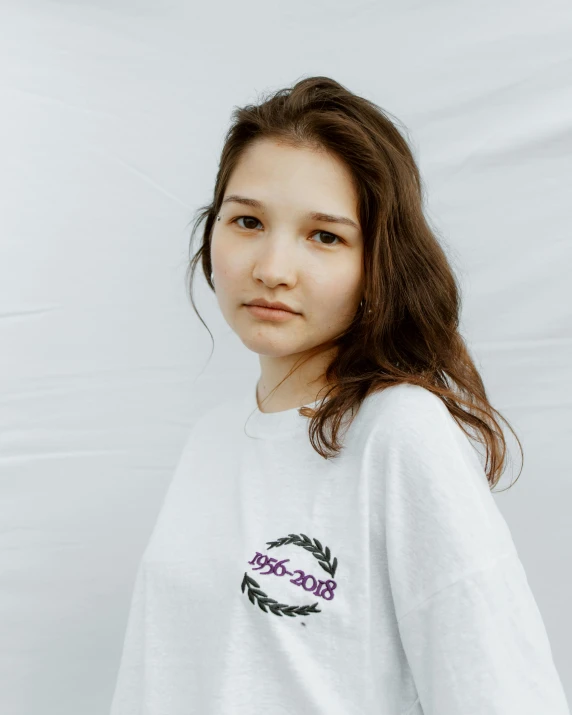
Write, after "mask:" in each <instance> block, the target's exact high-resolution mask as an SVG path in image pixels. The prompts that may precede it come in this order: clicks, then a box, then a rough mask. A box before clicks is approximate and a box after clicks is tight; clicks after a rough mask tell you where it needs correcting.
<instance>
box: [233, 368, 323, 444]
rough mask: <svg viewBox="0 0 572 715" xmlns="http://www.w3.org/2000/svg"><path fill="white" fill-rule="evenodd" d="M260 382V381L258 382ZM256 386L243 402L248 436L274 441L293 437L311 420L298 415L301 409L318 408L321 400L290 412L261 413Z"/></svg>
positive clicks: (292, 408)
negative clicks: (288, 436) (294, 433)
mask: <svg viewBox="0 0 572 715" xmlns="http://www.w3.org/2000/svg"><path fill="white" fill-rule="evenodd" d="M257 382H258V381H257ZM256 384H257V383H255V384H254V386H253V387H251V388H250V389H249V391H248V393H247V395H246V397H245V399H244V401H243V406H244V408H245V409H244V422H245V427H244V430H245V432H246V434H247V435H250V436H253V437H265V438H272V439H281V438H282V437H284V436H285V435H291V434H292V433H293V432H295V431H297V430H298V429H300V427H301V426H305V425H306V424H307V423H308V422H309V419H310V418H308V417H304V416H303V415H299V414H298V410H300V408H301V407H312V408H316V407H317V405H318V404H319V403H320V402H321V400H314V402H306V403H304V404H303V405H299V406H298V407H291V408H290V409H288V410H280V411H279V412H261V410H260V408H259V407H258V402H257V400H256Z"/></svg>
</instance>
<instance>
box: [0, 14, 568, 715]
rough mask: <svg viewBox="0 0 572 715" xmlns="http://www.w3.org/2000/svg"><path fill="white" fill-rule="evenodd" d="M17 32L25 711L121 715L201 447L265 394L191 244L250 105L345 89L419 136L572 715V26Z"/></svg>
mask: <svg viewBox="0 0 572 715" xmlns="http://www.w3.org/2000/svg"><path fill="white" fill-rule="evenodd" d="M0 27H1V28H2V29H1V33H2V37H1V42H0V53H1V58H0V59H1V66H2V82H1V84H0V92H1V99H2V112H1V114H0V142H1V152H0V156H1V157H2V159H1V161H0V182H1V184H0V201H1V208H0V220H1V231H0V241H1V243H0V245H1V254H2V260H1V262H0V311H1V313H0V315H1V318H2V320H1V321H0V341H1V346H2V349H1V351H0V399H1V406H2V413H1V416H0V420H1V422H0V430H1V432H0V468H1V474H0V487H1V491H0V658H1V661H0V671H1V672H0V682H1V683H2V685H1V687H0V712H2V713H6V715H40V714H41V715H56V714H57V715H77V714H78V713H81V715H106V714H107V712H108V708H109V704H110V700H111V696H112V691H113V687H114V685H115V676H116V671H117V667H118V664H119V657H120V652H121V647H122V643H123V635H124V630H125V626H126V619H127V613H128V608H129V601H130V597H131V590H132V586H133V580H134V577H135V573H136V568H137V564H138V560H139V557H140V555H141V553H142V551H143V550H144V548H145V545H146V543H147V539H148V537H149V535H150V532H151V529H152V527H153V525H154V520H155V517H156V515H157V513H158V509H159V507H160V503H161V500H162V497H163V495H164V493H165V491H166V488H167V486H168V483H169V481H170V478H171V476H172V473H173V469H174V466H175V464H176V462H177V460H178V457H179V454H180V450H181V448H182V445H183V442H184V440H185V438H186V435H187V434H188V432H189V430H190V428H191V426H192V425H193V423H194V421H195V420H196V418H197V416H198V415H199V414H200V412H201V411H202V410H203V409H205V408H206V407H208V406H210V405H212V404H213V403H216V402H217V400H218V399H219V398H220V397H221V396H223V395H227V394H228V393H232V391H233V390H235V389H236V388H237V385H240V384H241V383H242V380H243V379H244V378H245V377H248V379H251V378H253V377H254V376H255V375H256V374H257V373H258V358H257V356H256V355H254V354H252V353H249V352H248V351H247V350H246V348H244V346H243V345H242V343H241V342H240V341H239V340H238V338H237V337H236V336H235V335H234V334H233V333H232V332H231V331H230V329H229V328H228V326H227V325H226V323H225V322H224V320H223V318H222V316H221V315H220V314H219V312H218V307H217V305H216V299H215V297H214V296H212V294H210V292H209V291H208V290H207V289H206V284H205V283H204V281H203V280H201V279H199V280H198V283H197V285H198V286H199V287H200V290H199V291H198V292H197V294H196V295H197V303H198V307H199V310H200V311H201V313H202V315H203V317H204V319H205V320H206V322H207V324H208V325H209V327H210V328H211V330H212V332H213V335H214V338H215V351H214V354H213V357H212V359H211V360H210V362H208V359H209V355H210V350H211V342H210V338H209V335H208V333H207V331H206V330H205V329H204V327H203V326H202V324H201V323H200V321H199V320H198V319H197V318H196V316H195V314H194V312H193V311H192V308H191V305H190V302H189V299H188V298H187V296H186V292H185V290H186V289H185V285H184V272H185V268H186V264H187V256H188V238H189V230H190V224H189V222H190V221H191V219H192V218H193V212H194V211H195V209H196V208H198V207H199V206H200V205H202V204H203V203H206V201H208V200H209V199H210V196H211V190H212V186H213V181H214V177H215V173H216V168H217V164H218V156H219V152H220V149H221V147H222V138H223V134H224V132H225V131H226V129H227V126H228V121H229V118H230V112H231V110H232V108H233V107H234V106H235V105H240V104H244V103H246V102H249V101H256V98H257V93H258V92H260V91H262V90H266V89H277V88H279V87H282V86H288V85H290V84H292V83H293V82H295V81H296V80H297V79H300V78H302V77H303V76H310V75H317V74H324V75H328V76H330V77H332V78H334V79H336V80H338V81H339V82H341V83H342V84H344V85H346V86H347V87H348V88H349V89H351V90H352V91H354V92H357V93H359V94H362V95H365V96H367V97H368V98H370V99H372V100H373V101H375V102H376V103H377V104H379V105H381V106H382V107H384V108H386V109H388V110H389V111H390V112H391V113H393V114H395V115H397V116H398V117H399V118H400V119H401V120H402V121H403V122H404V123H405V124H406V125H407V127H408V128H409V130H410V135H411V140H412V142H413V144H414V147H415V153H416V156H417V158H418V161H419V164H420V168H421V171H422V174H423V177H424V180H425V183H426V187H427V192H428V215H429V217H430V220H431V222H432V224H433V225H434V226H435V228H436V230H438V232H439V233H440V234H441V235H442V236H443V240H444V241H445V243H446V244H447V247H448V251H449V255H450V256H451V260H452V262H453V264H454V267H455V268H456V270H457V272H458V274H459V276H460V278H461V282H462V285H463V290H464V294H463V295H464V311H463V331H464V334H465V335H466V337H467V340H468V342H469V345H470V347H471V349H472V351H473V355H474V357H475V359H476V361H477V364H478V365H479V366H480V368H481V370H482V375H483V378H484V380H485V384H486V386H487V389H488V392H489V396H490V398H491V401H492V403H493V405H494V406H495V407H496V408H497V409H499V410H500V411H501V413H502V414H503V415H504V416H505V417H506V418H507V419H508V420H509V421H510V422H511V424H512V425H513V427H514V428H515V430H516V431H517V434H518V435H519V437H520V439H521V441H522V443H523V447H524V451H525V465H524V469H523V472H522V474H521V476H520V478H519V480H518V482H517V483H516V485H515V486H514V487H512V488H511V489H509V490H508V491H505V492H503V493H502V494H498V495H497V496H496V497H495V498H496V499H497V503H498V504H499V507H500V509H501V510H502V512H503V514H504V515H505V518H506V519H507V522H508V524H509V526H510V528H511V531H512V533H513V537H514V539H515V543H516V544H517V547H518V549H519V553H520V556H521V559H522V561H523V563H524V565H525V568H526V569H527V574H528V577H529V582H530V584H531V587H532V589H533V591H534V594H535V596H536V599H537V602H538V605H539V608H540V610H541V612H542V615H543V618H544V620H545V623H546V627H547V630H548V634H549V637H550V641H551V644H552V649H553V653H554V659H555V662H556V665H557V668H558V671H559V673H560V675H561V678H562V680H563V684H564V687H565V689H566V690H567V696H568V699H569V700H570V701H571V702H572V653H571V650H570V645H569V644H570V642H571V640H572V618H571V615H570V609H569V604H570V603H571V602H572V572H571V568H570V564H571V562H572V559H571V553H570V552H571V548H570V544H571V543H572V525H571V520H570V517H569V510H570V504H571V497H572V482H571V475H570V467H569V455H568V452H569V444H570V442H569V440H570V431H571V425H572V420H571V413H572V381H571V378H570V366H571V365H572V321H571V312H572V309H571V308H572V304H571V290H570V282H571V281H570V267H571V263H570V261H571V258H572V241H571V240H570V228H571V225H570V224H571V219H570V212H569V206H570V187H571V178H572V176H571V175H572V166H571V164H572V162H571V149H572V131H571V122H572V96H571V92H570V89H571V87H570V84H571V78H572V61H571V59H572V9H571V8H570V4H569V3H568V2H564V1H560V0H544V2H542V3H541V2H538V1H537V2H532V1H531V0H519V1H518V2H517V1H516V0H480V1H479V2H468V1H466V0H464V1H463V0H455V1H454V0H443V1H441V2H436V1H433V2H427V3H420V2H412V1H411V0H400V2H392V3H388V2H349V1H348V2H339V1H337V0H312V1H309V0H290V2H288V3H269V2H262V1H260V0H258V1H256V2H253V1H252V0H249V1H248V2H243V3H234V2H230V0H227V2H225V3H223V4H216V3H213V4H211V5H209V4H207V3H203V4H197V3H192V2H184V1H183V0H171V1H170V2H166V1H163V0H161V1H157V2H151V0H140V1H137V0H99V2H98V1H97V0H91V1H89V0H84V1H83V2H71V0H62V1H60V2H56V1H53V0H51V1H50V0H44V1H43V2H42V1H40V0H36V2H30V1H23V0H4V2H3V3H2V5H1V9H0ZM207 362H208V365H207ZM505 432H506V434H507V438H508V439H509V445H510V449H511V455H512V466H511V467H510V468H509V470H508V472H507V474H505V476H504V477H503V480H502V481H501V483H500V485H499V486H498V487H497V489H501V488H504V487H507V486H508V485H509V484H510V482H511V481H513V480H514V479H516V475H517V474H518V470H519V467H520V454H519V452H518V449H517V445H516V443H515V442H514V439H513V438H512V435H511V434H510V432H509V431H508V429H506V430H505Z"/></svg>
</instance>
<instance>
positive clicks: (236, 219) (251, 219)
mask: <svg viewBox="0 0 572 715" xmlns="http://www.w3.org/2000/svg"><path fill="white" fill-rule="evenodd" d="M243 218H244V219H246V220H247V221H254V223H260V221H259V220H258V219H257V218H254V216H238V217H237V218H235V219H234V221H233V223H238V221H240V220H241V219H243ZM238 225H239V226H240V224H238ZM240 228H246V229H251V228H254V226H240Z"/></svg>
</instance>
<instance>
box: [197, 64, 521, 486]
mask: <svg viewBox="0 0 572 715" xmlns="http://www.w3.org/2000/svg"><path fill="white" fill-rule="evenodd" d="M389 116H391V115H389V113H388V112H385V111H384V110H382V109H381V108H380V107H378V106H377V105H375V104H373V103H372V102H371V101H369V100H367V99H364V98H363V97H360V96H357V95H355V94H353V93H352V92H350V91H349V90H348V89H346V88H345V87H344V86H342V85H341V84H339V83H338V82H336V81H334V80H333V79H330V78H328V77H309V78H307V79H302V80H301V81H299V82H297V83H296V84H295V85H294V86H293V87H291V88H286V89H280V90H278V91H276V92H275V93H273V94H272V95H271V96H269V97H265V98H263V101H262V102H260V103H259V104H249V105H246V106H244V107H237V108H235V109H234V111H233V114H232V119H233V122H232V125H231V127H230V129H229V130H228V132H227V134H226V137H225V142H224V146H223V149H222V153H221V158H220V163H219V169H218V173H217V178H216V183H215V187H214V196H213V200H212V202H211V203H209V204H208V205H206V206H203V207H201V208H200V209H198V217H197V218H196V219H195V224H194V228H193V230H192V233H191V246H192V243H193V239H194V235H195V232H196V230H197V227H198V225H199V224H200V223H201V222H202V221H203V220H205V226H204V230H203V235H202V244H201V246H200V247H199V249H198V250H197V251H196V253H195V254H194V256H192V259H191V262H190V265H189V267H188V269H187V281H188V288H189V294H190V298H191V302H192V304H193V308H194V310H195V312H196V313H197V315H198V317H199V319H200V320H201V322H202V323H203V325H205V327H206V328H207V330H208V327H207V326H206V324H205V322H204V321H203V320H202V318H201V316H200V314H199V313H198V311H197V309H196V306H195V302H194V300H193V294H192V286H193V277H194V274H195V270H196V267H197V264H198V262H199V260H200V261H201V262H202V269H203V273H204V276H205V278H206V281H207V283H208V285H209V286H210V288H211V289H212V290H213V292H214V284H213V282H212V275H211V274H212V264H211V252H210V245H211V233H212V229H213V224H214V221H215V220H216V216H217V215H218V211H219V209H220V206H221V203H222V200H223V197H224V192H225V189H226V186H227V184H228V181H229V178H230V176H231V174H232V172H233V170H234V168H235V167H236V165H237V162H238V161H239V159H240V156H241V154H242V152H243V151H244V150H245V149H246V147H247V146H248V145H249V144H250V143H251V142H253V141H255V140H257V139H264V138H267V139H268V138H270V139H273V140H278V141H281V142H284V143H288V144H290V145H292V146H295V147H296V146H298V147H308V148H319V149H322V150H325V151H327V152H329V153H332V154H334V155H336V156H337V157H338V158H340V159H341V160H342V161H343V162H345V164H346V165H347V167H348V168H349V170H350V172H351V175H352V178H353V181H354V182H355V187H356V189H357V194H358V202H359V206H358V210H359V214H358V216H359V219H360V224H361V228H362V234H363V237H364V276H365V278H364V300H363V301H362V302H363V305H362V306H360V308H359V309H358V310H357V311H356V315H355V317H354V320H353V321H352V323H351V324H350V325H349V326H348V328H347V329H346V331H345V332H344V333H342V334H341V335H340V336H337V337H336V338H335V339H334V340H331V341H328V343H327V344H322V345H319V346H316V347H315V348H313V349H312V350H311V351H309V355H308V357H307V358H306V359H310V358H311V357H313V356H314V355H315V354H317V353H319V352H321V351H323V350H327V349H331V348H332V346H337V353H336V356H335V357H334V358H333V359H332V361H331V362H330V364H329V365H328V367H327V369H326V372H325V373H324V376H325V379H326V382H327V384H328V385H329V386H331V387H330V388H329V389H328V391H327V393H326V397H328V396H330V398H329V399H327V400H325V399H324V400H323V401H321V402H320V403H319V405H318V407H317V409H316V410H313V409H312V408H308V407H305V408H300V414H301V415H303V416H305V417H310V418H311V420H310V425H309V434H310V441H311V443H312V446H313V448H314V449H315V450H316V451H317V452H318V453H319V454H321V455H322V456H323V457H324V458H326V459H328V458H330V457H332V456H336V454H337V453H338V452H339V450H340V449H341V446H342V445H341V444H340V442H339V441H338V438H337V436H338V431H339V427H340V423H341V420H342V418H343V416H344V414H345V413H346V411H348V410H351V411H352V413H353V411H354V409H355V410H357V409H359V406H360V405H361V403H362V402H363V400H364V399H365V397H366V396H367V395H368V394H370V393H372V392H376V391H379V390H383V389H384V388H386V387H389V386H391V385H396V384H399V383H411V384H414V385H420V386H421V387H424V388H425V389H427V390H430V391H431V392H433V393H434V394H435V395H437V396H438V397H439V398H440V399H441V400H442V401H443V402H444V404H445V406H446V407H447V409H448V410H449V412H450V413H451V415H452V416H453V418H454V419H455V420H456V422H457V423H458V424H459V425H460V427H461V428H462V429H463V431H464V432H465V434H466V435H467V436H468V437H471V435H470V434H469V433H468V432H467V430H466V429H465V428H464V427H463V425H462V424H461V423H465V424H466V425H468V426H470V428H472V430H473V431H474V432H475V433H476V440H477V441H478V442H480V443H484V444H485V447H486V464H485V472H486V475H487V480H488V482H489V488H492V487H494V486H496V484H497V483H498V481H499V479H500V477H501V475H502V473H503V471H504V465H505V454H506V442H505V439H504V436H503V433H502V430H501V428H500V425H499V423H498V422H497V420H496V419H495V417H494V415H493V413H495V414H497V415H498V416H499V417H501V419H502V420H503V421H504V422H505V423H506V424H507V425H508V426H509V428H510V429H511V431H512V432H513V434H515V433H514V430H513V429H512V427H510V424H509V423H508V422H507V420H505V419H504V417H502V415H500V413H499V412H498V411H497V410H495V409H494V408H493V407H492V406H491V404H490V403H489V401H488V399H487V395H486V392H485V388H484V385H483V382H482V379H481V377H480V375H479V372H478V371H477V368H476V367H475V364H474V363H473V360H472V359H471V357H470V356H469V352H468V350H467V347H466V345H465V342H464V340H463V338H462V336H461V335H460V333H459V313H460V308H461V299H460V288H459V286H458V285H457V282H456V278H455V276H454V274H453V271H452V269H451V266H450V265H449V262H448V260H447V257H446V255H445V252H444V250H443V249H442V247H441V246H440V244H439V242H438V240H437V238H436V235H435V233H434V231H433V230H432V229H431V228H430V226H429V224H428V221H427V219H426V218H425V216H424V214H423V203H424V188H423V185H422V181H421V178H420V174H419V170H418V167H417V165H416V163H415V160H414V158H413V155H412V152H411V150H410V148H409V146H408V144H407V142H406V140H405V139H404V137H403V136H402V134H401V133H400V132H399V131H398V130H397V128H396V126H395V124H396V123H399V122H398V121H397V120H396V119H395V118H393V120H394V121H393V122H392V121H391V120H390V119H389ZM189 274H190V279H189ZM208 332H209V334H211V333H210V330H208ZM211 339H212V334H211ZM303 362H305V360H304V361H303ZM302 364H303V363H302ZM296 367H297V365H295V366H294V368H293V369H292V370H291V371H290V372H289V373H288V375H287V376H286V378H287V377H289V376H290V375H291V374H292V372H293V371H294V370H295V369H296ZM286 378H284V379H286ZM282 382H283V381H282ZM279 384H282V383H279ZM276 387H279V385H277V386H276ZM275 389H276V388H275ZM328 420H331V428H332V431H331V437H329V436H327V435H326V434H325V431H324V427H325V423H326V421H328ZM515 437H516V439H517V442H518V444H519V447H520V448H521V452H522V446H521V443H520V440H519V439H518V437H517V436H516V434H515ZM328 450H329V452H330V453H329V454H328ZM519 476H520V473H519ZM511 486H512V485H511ZM502 491H504V490H502Z"/></svg>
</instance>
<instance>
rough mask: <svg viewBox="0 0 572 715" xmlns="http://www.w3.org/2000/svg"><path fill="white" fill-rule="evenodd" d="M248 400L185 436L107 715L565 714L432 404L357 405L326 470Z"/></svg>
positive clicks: (503, 534)
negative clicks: (185, 440) (184, 442)
mask: <svg viewBox="0 0 572 715" xmlns="http://www.w3.org/2000/svg"><path fill="white" fill-rule="evenodd" d="M255 389H256V388H255V387H254V386H253V387H252V389H251V390H250V391H249V392H248V393H247V394H246V396H245V399H243V400H241V399H239V400H229V401H228V402H226V403H224V404H222V405H221V406H218V407H216V408H214V409H211V410H210V411H208V412H207V413H206V414H205V415H203V416H202V417H201V418H200V419H199V421H198V422H197V423H196V424H195V426H194V427H193V429H192V431H191V434H190V437H189V439H188V441H187V443H186V445H185V447H184V449H183V452H182V455H181V458H180V460H179V463H178V466H177V469H176V471H175V474H174V477H173V480H172V482H171V484H170V487H169V489H168V491H167V493H166V496H165V499H164V502H163V505H162V508H161V511H160V514H159V517H158V520H157V523H156V525H155V528H154V530H153V533H152V536H151V538H150V541H149V544H148V546H147V548H146V550H145V553H144V554H143V557H142V559H141V562H140V565H139V570H138V573H137V578H136V582H135V586H134V591H133V596H132V602H131V611H130V614H129V620H128V625H127V630H126V636H125V643H124V647H123V655H122V660H121V665H120V670H119V673H118V678H117V685H116V690H115V695H114V699H113V703H112V707H111V714H110V715H193V714H196V715H282V714H293V715H374V714H375V715H421V714H424V715H570V711H569V709H568V705H567V702H566V698H565V694H564V690H563V687H562V684H561V681H560V679H559V675H558V673H557V671H556V668H555V665H554V662H553V658H552V652H551V648H550V644H549V641H548V638H547V634H546V631H545V627H544V623H543V620H542V617H541V614H540V612H539V610H538V607H537V604H536V602H535V599H534V597H533V594H532V593H531V590H530V587H529V584H528V581H527V578H526V575H525V571H524V569H523V566H522V563H521V561H520V560H519V557H518V554H517V551H516V549H515V545H514V543H513V540H512V537H511V534H510V531H509V529H508V526H507V524H506V522H505V520H504V519H503V517H502V515H501V513H500V511H499V509H498V508H497V506H496V503H495V500H494V495H493V494H492V493H491V492H490V489H489V484H488V482H487V480H486V476H485V473H484V469H483V467H482V465H481V459H480V457H479V456H478V454H477V452H476V450H475V448H474V447H473V445H472V443H471V442H470V441H469V439H468V437H467V436H466V435H465V434H464V432H463V431H462V429H461V428H460V427H459V425H458V424H457V423H456V422H455V420H454V419H453V417H452V416H451V415H450V413H449V412H448V410H447V408H446V407H445V405H444V404H443V403H442V402H441V400H440V399H439V398H438V397H436V396H435V395H433V394H432V393H431V392H429V391H428V390H426V389H424V388H421V387H417V386H413V385H397V386H394V387H390V388H387V389H386V390H385V391H383V392H379V393H375V394H372V395H370V396H368V397H367V398H366V400H365V402H364V403H363V404H362V407H361V409H360V410H359V412H358V413H357V415H356V417H355V419H354V421H353V423H352V424H351V425H350V427H349V429H348V430H347V432H346V433H345V434H344V430H345V429H346V427H345V426H346V417H345V418H344V422H343V423H342V429H341V431H340V438H341V439H342V441H343V442H344V443H345V447H344V448H343V449H342V451H341V453H340V454H339V456H337V457H335V458H333V459H327V460H326V459H324V458H323V457H322V456H321V455H319V454H318V453H317V452H316V451H315V450H314V449H313V447H312V446H311V444H310V440H309V435H308V423H309V420H308V418H305V417H303V416H300V415H299V414H298V408H295V409H291V410H286V411H283V412H275V413H263V412H260V410H259V409H258V407H257V403H256V397H255ZM315 404H316V403H311V405H312V406H313V405H315ZM253 410H254V413H253V414H252V415H251V412H252V411H253ZM245 423H246V424H245Z"/></svg>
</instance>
